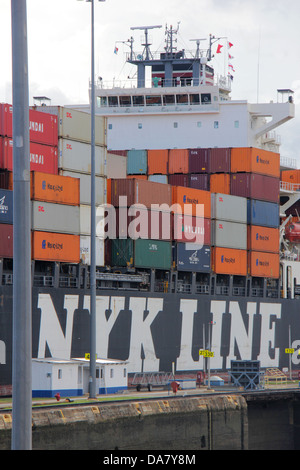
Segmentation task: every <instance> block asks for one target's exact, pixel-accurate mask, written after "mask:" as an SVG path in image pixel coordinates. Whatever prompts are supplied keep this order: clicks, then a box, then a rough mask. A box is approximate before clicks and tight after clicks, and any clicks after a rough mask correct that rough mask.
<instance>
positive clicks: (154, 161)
mask: <svg viewBox="0 0 300 470" xmlns="http://www.w3.org/2000/svg"><path fill="white" fill-rule="evenodd" d="M168 160H169V151H168V150H148V175H155V174H161V175H167V174H168Z"/></svg>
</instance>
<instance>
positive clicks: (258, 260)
mask: <svg viewBox="0 0 300 470" xmlns="http://www.w3.org/2000/svg"><path fill="white" fill-rule="evenodd" d="M279 265H280V259H279V253H264V252H262V251H251V252H249V253H248V272H249V274H250V275H251V276H253V277H268V278H274V279H278V278H279Z"/></svg>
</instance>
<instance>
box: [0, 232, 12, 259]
mask: <svg viewBox="0 0 300 470" xmlns="http://www.w3.org/2000/svg"><path fill="white" fill-rule="evenodd" d="M12 257H13V225H10V224H0V258H12Z"/></svg>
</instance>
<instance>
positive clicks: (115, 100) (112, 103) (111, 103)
mask: <svg viewBox="0 0 300 470" xmlns="http://www.w3.org/2000/svg"><path fill="white" fill-rule="evenodd" d="M108 106H118V97H117V96H109V97H108Z"/></svg>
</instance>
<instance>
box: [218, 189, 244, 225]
mask: <svg viewBox="0 0 300 470" xmlns="http://www.w3.org/2000/svg"><path fill="white" fill-rule="evenodd" d="M211 218H212V219H220V220H228V221H229V222H239V223H242V224H246V223H247V199H246V198H245V197H240V196H231V195H229V194H221V193H212V194H211Z"/></svg>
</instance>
